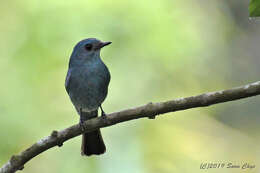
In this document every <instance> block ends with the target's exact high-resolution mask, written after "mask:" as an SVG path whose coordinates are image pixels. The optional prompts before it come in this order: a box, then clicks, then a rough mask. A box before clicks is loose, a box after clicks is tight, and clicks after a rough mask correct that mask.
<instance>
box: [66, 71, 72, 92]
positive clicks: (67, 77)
mask: <svg viewBox="0 0 260 173" xmlns="http://www.w3.org/2000/svg"><path fill="white" fill-rule="evenodd" d="M70 78H71V69H69V70H68V73H67V76H66V80H65V88H66V91H67V93H69V88H70V87H69V86H70Z"/></svg>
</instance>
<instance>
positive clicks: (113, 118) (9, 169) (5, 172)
mask: <svg viewBox="0 0 260 173" xmlns="http://www.w3.org/2000/svg"><path fill="white" fill-rule="evenodd" d="M259 94H260V81H258V82H255V83H251V84H248V85H245V86H242V87H237V88H233V89H229V90H223V91H217V92H210V93H205V94H201V95H198V96H192V97H186V98H179V99H175V100H171V101H166V102H159V103H148V104H146V105H143V106H139V107H136V108H131V109H126V110H123V111H119V112H114V113H111V114H109V115H107V118H102V117H98V118H94V119H91V120H88V121H86V122H85V123H84V127H85V131H84V132H89V131H93V130H95V129H98V128H102V127H107V126H112V125H114V124H117V123H120V122H124V121H129V120H134V119H139V118H144V117H148V118H151V119H153V118H155V116H156V115H159V114H164V113H167V112H175V111H180V110H185V109H190V108H196V107H205V106H209V105H213V104H217V103H223V102H228V101H233V100H238V99H242V98H246V97H251V96H256V95H259ZM81 129H82V128H80V126H79V125H78V124H76V125H73V126H71V127H69V128H66V129H64V130H61V131H55V130H54V131H53V132H52V133H51V135H50V136H47V137H45V138H43V139H41V140H39V141H38V142H36V143H35V144H33V145H32V146H31V147H29V148H27V149H26V150H24V151H22V152H21V153H19V154H18V155H13V156H12V157H11V159H10V160H9V161H8V162H7V163H6V164H5V165H3V167H2V168H0V173H13V172H16V171H17V170H21V169H23V166H24V164H25V163H27V162H28V161H29V160H31V159H32V158H34V157H35V156H37V155H39V154H40V153H42V152H44V151H47V150H48V149H49V148H52V147H55V146H62V144H63V143H64V142H65V141H67V140H69V139H71V138H73V137H76V136H78V135H80V134H82V133H83V131H81Z"/></svg>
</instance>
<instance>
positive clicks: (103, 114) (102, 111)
mask: <svg viewBox="0 0 260 173" xmlns="http://www.w3.org/2000/svg"><path fill="white" fill-rule="evenodd" d="M99 107H100V109H101V116H102V117H105V116H106V113H105V112H104V110H103V108H102V106H101V105H100V106H99Z"/></svg>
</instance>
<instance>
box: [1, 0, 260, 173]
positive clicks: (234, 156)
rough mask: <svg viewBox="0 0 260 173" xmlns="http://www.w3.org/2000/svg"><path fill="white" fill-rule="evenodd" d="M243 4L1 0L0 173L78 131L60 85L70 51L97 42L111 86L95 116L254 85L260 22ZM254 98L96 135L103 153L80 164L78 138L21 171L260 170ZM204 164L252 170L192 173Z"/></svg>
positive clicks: (221, 1) (235, 0)
mask: <svg viewBox="0 0 260 173" xmlns="http://www.w3.org/2000/svg"><path fill="white" fill-rule="evenodd" d="M248 3H249V1H238V0H229V1H226V0H215V1H205V0H186V1H182V0H174V1H172V0H160V1H159V0H157V1H149V0H143V1H139V0H132V1H120V0H114V1H106V0H100V1H85V0H75V1H60V0H57V1H53V0H45V1H33V0H24V1H20V0H13V1H1V5H0V79H1V80H0V81H1V82H0V117H1V119H0V139H1V142H0V165H2V164H4V163H5V162H6V161H7V160H8V159H9V158H10V156H11V155H12V154H15V153H19V152H20V151H22V150H24V149H25V148H27V147H28V146H30V145H31V144H33V143H34V142H36V141H37V140H39V139H41V138H42V137H44V136H47V135H49V134H50V133H51V131H52V130H60V129H63V128H65V127H68V126H70V125H72V124H75V123H78V118H79V117H78V115H77V114H76V111H75V110H74V108H73V106H72V104H71V102H70V100H69V97H68V96H67V93H66V92H65V88H64V80H65V76H66V72H67V66H68V62H69V56H70V54H71V52H72V49H73V46H74V45H75V44H76V43H77V42H78V41H79V40H82V39H84V38H88V37H96V38H99V39H101V40H104V41H112V42H113V43H112V44H111V45H110V46H108V47H106V48H104V49H103V50H102V57H103V60H104V62H105V63H106V64H107V66H108V67H109V69H110V72H111V75H112V79H111V83H110V87H109V94H108V97H107V99H106V101H105V102H104V105H103V108H104V109H105V111H106V112H108V113H109V112H113V111H118V110H121V109H126V108H130V107H134V106H139V105H142V104H146V103H148V102H151V101H153V102H158V101H166V100H169V99H174V98H179V97H186V96H191V95H197V94H200V93H204V92H208V91H215V90H221V89H227V88H231V87H235V86H239V85H244V84H247V83H250V82H254V81H258V80H259V73H260V68H259V65H260V59H259V53H260V49H259V45H260V38H259V37H260V21H259V20H250V19H248ZM259 104H260V97H254V98H249V99H244V100H240V101H235V102H230V103H224V104H218V105H216V106H211V107H207V108H196V109H192V110H186V111H181V112H175V113H169V114H166V115H163V116H159V117H158V118H156V120H148V119H142V120H135V121H130V122H126V123H121V124H117V125H115V126H112V127H108V128H104V129H102V133H103V137H104V140H105V143H106V145H107V152H106V154H104V155H101V156H98V157H91V158H86V157H81V156H80V140H81V137H77V138H74V139H72V140H70V141H68V142H66V143H64V146H63V147H61V148H58V147H55V148H52V149H50V150H48V151H47V152H44V153H42V154H41V155H39V156H37V157H36V158H35V159H33V160H32V161H30V162H29V163H28V164H26V165H25V169H24V170H23V171H22V172H26V173H34V172H42V173H44V172H63V173H71V172H96V173H101V172H102V173H114V172H126V173H128V172H129V173H132V172H134V173H144V172H145V173H158V172H160V173H173V172H182V173H186V172H187V173H190V172H194V173H196V172H212V173H214V172H216V173H217V172H224V173H225V172H226V173H237V172H252V173H256V172H259V170H260V168H259V167H260V147H259V143H260V135H259V133H258V132H259V130H260V127H259V122H260V116H259V114H260V109H259ZM201 163H226V164H227V163H232V164H234V165H242V164H244V163H249V164H251V165H255V166H256V168H254V169H251V170H250V169H246V170H242V169H209V170H201V169H200V165H201Z"/></svg>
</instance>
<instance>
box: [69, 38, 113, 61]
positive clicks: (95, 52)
mask: <svg viewBox="0 0 260 173" xmlns="http://www.w3.org/2000/svg"><path fill="white" fill-rule="evenodd" d="M111 43H112V42H110V41H108V42H102V41H100V40H98V39H96V38H88V39H84V40H82V41H80V42H78V43H77V44H76V46H75V47H74V50H73V52H72V55H71V58H73V59H77V60H79V61H88V60H91V59H93V58H95V57H100V49H101V48H103V47H104V46H107V45H109V44H111Z"/></svg>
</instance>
